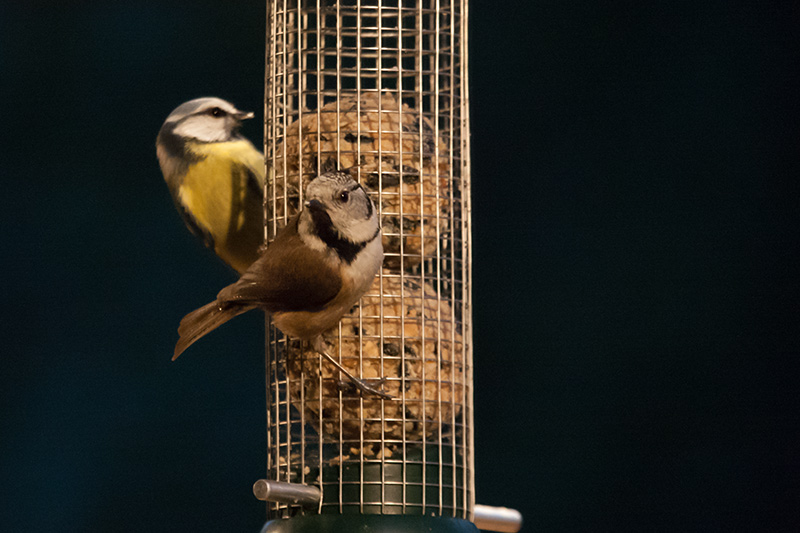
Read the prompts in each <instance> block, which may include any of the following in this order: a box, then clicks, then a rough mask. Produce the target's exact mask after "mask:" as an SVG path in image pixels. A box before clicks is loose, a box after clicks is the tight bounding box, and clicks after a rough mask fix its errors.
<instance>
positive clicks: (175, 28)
mask: <svg viewBox="0 0 800 533" xmlns="http://www.w3.org/2000/svg"><path fill="white" fill-rule="evenodd" d="M470 15H471V24H470V38H471V41H470V68H471V70H470V74H471V97H472V101H471V113H472V132H473V135H472V147H473V154H472V155H473V160H472V164H473V167H472V169H473V178H474V189H473V199H474V213H473V222H474V232H473V237H474V241H473V242H474V258H475V262H474V302H475V313H474V324H475V339H474V343H475V401H476V408H475V431H476V433H475V437H476V444H477V446H476V461H477V469H476V474H477V476H476V477H477V493H478V500H479V502H481V503H485V504H492V505H505V506H509V507H514V508H517V509H519V510H521V511H522V512H523V514H524V516H525V524H526V525H525V528H524V529H523V531H612V530H613V531H641V530H653V531H720V530H743V531H753V530H760V529H769V530H773V531H776V530H787V531H791V530H795V529H796V528H797V526H798V524H800V521H799V520H798V508H799V507H800V506H798V503H799V502H798V494H800V482H799V478H800V469H799V467H800V456H799V454H798V449H800V447H799V446H798V444H800V442H799V441H798V438H797V435H798V433H797V426H798V424H797V422H798V409H797V405H799V404H800V403H799V402H798V399H797V392H796V390H797V383H798V372H797V370H798V362H797V361H798V355H799V354H798V338H797V329H798V328H797V314H798V313H797V309H798V307H797V296H798V293H799V292H800V283H799V282H798V274H797V272H798V264H797V251H798V243H799V242H800V240H799V239H798V237H800V225H798V217H797V211H798V207H800V205H798V204H799V203H800V202H798V199H799V198H800V194H798V193H799V192H800V191H798V182H797V177H798V173H797V167H796V165H795V163H796V156H797V153H798V147H799V146H800V143H799V142H798V141H800V138H798V135H797V113H796V111H797V107H798V98H797V95H798V90H797V88H798V84H797V81H798V79H797V75H796V74H795V72H796V71H797V65H798V64H800V62H798V59H800V58H798V53H797V47H796V41H797V36H796V34H797V28H798V24H797V23H798V19H799V17H798V8H797V7H796V6H791V5H784V4H777V3H776V4H772V3H768V2H759V3H753V4H752V5H739V4H736V3H730V2H723V1H719V0H717V1H715V0H711V1H708V2H617V3H605V2H602V3H601V2H574V1H573V2H569V1H567V2H564V1H558V2H555V1H537V2H524V1H509V2H502V3H496V2H478V1H473V2H472V4H471V6H470ZM263 39H264V6H263V3H261V2H242V1H234V2H210V1H207V0H205V1H197V2H178V1H162V2H143V1H132V2H125V3H118V2H106V1H99V0H94V1H90V0H86V1H77V0H76V1H72V2H46V1H35V0H32V1H28V2H10V1H3V2H2V3H0V104H2V112H1V113H0V117H1V118H0V143H1V144H0V146H2V148H0V177H2V184H3V187H4V188H3V190H4V193H3V194H0V227H1V228H2V232H0V235H2V237H1V238H2V241H1V242H2V250H3V255H2V257H3V261H2V263H1V264H2V270H1V271H0V272H1V273H2V277H3V281H4V284H5V291H4V303H5V305H4V306H3V311H2V313H3V314H2V320H0V334H1V335H2V339H3V347H2V355H0V424H2V426H0V473H1V474H2V483H0V524H2V525H1V526H0V529H2V530H4V531H148V530H149V531H190V530H194V531H258V529H259V528H260V526H261V525H262V523H263V521H264V518H265V514H264V508H263V505H262V504H261V503H259V502H257V501H256V500H255V499H254V498H253V496H252V493H251V485H252V483H253V482H254V481H255V480H256V479H257V478H258V477H260V476H261V475H262V474H263V472H264V471H265V449H264V447H265V440H266V437H265V427H264V426H265V398H264V378H263V375H264V369H263V348H262V346H263V336H264V332H263V325H262V319H261V317H260V316H257V314H255V313H254V314H252V315H245V316H242V317H241V318H239V319H237V320H236V321H233V322H232V323H230V324H229V325H226V326H225V328H224V329H223V330H220V331H219V332H217V333H215V334H214V335H211V336H209V337H208V338H207V339H204V341H203V343H201V344H198V346H197V349H193V350H192V353H188V354H186V355H185V356H184V357H183V358H181V359H180V360H178V361H177V362H176V363H171V362H170V360H169V359H170V355H171V352H172V347H173V345H174V342H175V340H176V332H175V328H176V327H177V324H178V321H179V319H180V318H181V317H182V316H183V314H185V313H186V312H187V311H189V310H191V309H193V308H194V307H196V306H198V305H200V304H202V303H205V302H206V301H207V300H209V299H210V298H211V297H212V296H213V295H214V294H215V293H216V291H217V290H218V289H219V288H221V287H222V286H223V285H225V284H227V283H229V282H230V281H232V279H233V276H232V274H231V273H230V272H229V271H228V270H226V268H225V267H224V266H222V265H221V264H220V263H219V262H218V261H216V260H215V258H214V257H213V255H212V254H211V253H210V252H208V251H207V250H205V249H203V248H202V246H201V245H200V244H198V243H197V242H196V241H195V240H194V239H193V238H192V237H191V236H190V235H189V233H188V232H187V231H186V230H185V228H184V227H183V224H182V223H181V222H180V220H179V217H178V216H177V214H176V213H175V212H174V209H173V207H172V203H171V200H170V198H169V195H168V193H167V189H166V186H165V185H164V183H163V180H162V178H161V175H160V172H159V169H158V165H157V162H156V158H155V150H154V142H155V136H156V133H157V131H158V128H159V127H160V125H161V123H162V121H163V120H164V118H165V117H166V115H167V114H168V113H169V112H170V111H171V110H172V109H173V108H174V107H175V106H177V105H178V104H180V103H181V102H183V101H185V100H188V99H190V98H194V97H197V96H205V95H217V96H221V97H224V98H226V99H229V100H231V101H233V102H234V103H235V104H237V105H238V106H240V107H241V108H245V109H253V110H255V111H256V112H257V114H258V113H259V110H260V107H261V104H260V102H261V101H262V92H263V57H264V44H263ZM244 133H245V134H246V135H247V136H249V137H250V138H251V139H252V140H253V141H254V142H256V143H257V144H258V143H259V142H260V139H261V130H260V127H259V126H258V122H257V121H254V123H250V124H248V125H247V126H246V128H245V129H244Z"/></svg>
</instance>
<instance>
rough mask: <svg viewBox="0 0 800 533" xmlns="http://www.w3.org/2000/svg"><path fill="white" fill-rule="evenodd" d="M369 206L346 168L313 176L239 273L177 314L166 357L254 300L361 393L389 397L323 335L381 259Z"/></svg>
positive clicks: (360, 290)
mask: <svg viewBox="0 0 800 533" xmlns="http://www.w3.org/2000/svg"><path fill="white" fill-rule="evenodd" d="M376 211H377V210H376V208H375V204H374V203H373V202H372V199H371V198H370V196H369V194H368V193H367V191H366V190H365V189H364V187H362V186H361V185H360V184H359V183H358V182H357V181H355V180H354V179H353V178H352V177H351V176H350V175H349V174H347V173H346V172H342V171H332V172H327V173H323V174H320V175H319V176H317V177H315V178H314V179H312V180H311V181H310V182H309V184H308V186H307V187H306V191H305V197H304V203H303V209H302V210H301V211H300V212H299V213H298V214H297V215H295V216H294V217H293V218H292V219H290V220H289V222H288V223H287V224H286V225H285V226H284V227H282V228H281V229H280V230H279V231H278V233H277V235H276V236H275V239H274V240H273V241H272V242H271V243H269V245H267V246H264V247H262V251H261V253H260V255H259V257H258V259H256V261H255V262H254V263H253V264H252V265H251V266H250V268H248V269H247V271H246V272H245V273H244V274H242V276H241V277H240V278H239V280H238V281H237V282H235V283H232V284H230V285H228V286H227V287H225V288H223V289H222V290H221V291H220V292H219V293H218V294H217V297H216V299H215V300H214V301H212V302H210V303H208V304H206V305H204V306H202V307H200V308H198V309H196V310H194V311H192V312H191V313H189V314H187V315H186V316H185V317H183V319H182V320H181V322H180V326H179V327H178V334H179V335H180V338H179V339H178V342H177V344H176V345H175V351H174V355H173V358H172V360H173V361H174V360H175V359H177V357H178V356H179V355H180V354H181V353H183V351H184V350H186V349H187V348H188V347H189V346H191V345H192V344H194V343H195V342H196V341H197V340H198V339H200V338H201V337H203V336H204V335H206V334H208V333H209V332H211V331H212V330H214V329H216V328H218V327H219V326H221V325H222V324H224V323H225V322H227V321H229V320H231V319H232V318H234V317H236V316H238V315H240V314H242V313H245V312H247V311H250V310H252V309H256V308H261V309H263V310H264V311H265V312H267V313H269V315H270V316H271V318H272V322H273V324H274V325H275V326H276V327H277V328H278V329H279V330H281V331H282V332H283V333H284V334H286V335H288V336H289V337H295V338H299V339H301V340H303V341H309V342H310V343H311V346H312V347H313V349H314V350H315V351H316V352H318V353H319V354H320V355H322V356H323V357H325V358H326V359H327V360H328V361H330V362H331V363H332V364H333V365H334V366H335V367H336V368H337V369H338V370H339V371H340V372H341V373H342V374H344V375H345V376H346V377H347V378H348V379H349V380H350V382H352V384H353V385H355V387H356V388H357V389H359V390H360V391H361V392H362V393H367V394H374V395H377V396H380V397H382V398H385V399H391V398H392V396H390V395H388V394H386V393H384V392H383V391H381V390H380V389H379V388H377V387H376V386H373V385H372V384H370V383H368V381H374V380H361V379H358V378H356V377H355V376H354V375H352V374H351V373H350V372H349V371H348V370H347V369H346V368H344V367H343V366H342V365H341V364H340V363H339V362H337V361H336V360H335V359H334V358H333V357H331V356H330V355H329V354H328V353H327V345H326V343H325V339H324V338H323V335H322V334H323V332H325V331H326V330H328V329H330V328H332V327H333V326H335V325H336V324H337V323H338V322H339V320H340V319H341V318H342V316H343V315H344V314H345V313H346V312H348V311H349V310H350V309H351V308H352V307H353V305H354V304H355V303H356V302H357V301H358V300H359V298H361V296H362V295H363V294H364V292H366V290H367V289H368V288H369V286H370V284H371V283H372V280H373V278H374V277H375V274H376V273H377V272H378V270H379V269H380V267H381V263H382V262H383V244H382V242H381V236H380V222H379V217H378V213H377V212H376ZM379 381H380V380H379Z"/></svg>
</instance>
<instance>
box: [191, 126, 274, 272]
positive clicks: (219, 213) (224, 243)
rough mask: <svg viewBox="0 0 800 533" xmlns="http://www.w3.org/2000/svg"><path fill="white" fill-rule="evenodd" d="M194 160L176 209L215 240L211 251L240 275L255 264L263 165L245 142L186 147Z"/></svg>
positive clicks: (260, 233) (260, 231)
mask: <svg viewBox="0 0 800 533" xmlns="http://www.w3.org/2000/svg"><path fill="white" fill-rule="evenodd" d="M188 149H189V151H190V152H192V154H193V155H195V156H196V157H197V158H198V159H199V160H198V161H197V162H195V163H193V164H191V165H190V166H189V169H188V171H187V173H186V175H185V176H184V178H183V180H182V182H181V184H180V186H179V188H178V196H179V198H180V201H181V203H182V204H183V205H184V207H185V208H186V209H187V211H188V212H189V213H191V215H192V216H193V217H194V218H195V221H196V222H197V224H198V225H199V226H200V227H201V228H203V229H204V230H205V231H207V232H208V233H209V234H210V235H211V236H212V238H213V239H214V251H215V252H216V253H217V255H219V256H220V258H222V259H223V260H224V261H225V262H227V263H228V264H230V265H231V266H232V267H233V268H235V269H236V270H238V271H239V272H243V271H244V270H246V269H247V267H248V266H249V265H250V264H251V263H252V262H253V261H254V260H255V259H256V257H257V252H258V247H259V246H260V245H261V242H262V239H263V222H262V221H263V211H262V209H263V207H262V199H261V195H260V194H257V192H258V188H255V187H254V186H253V185H252V184H248V180H250V179H251V178H250V174H251V173H252V174H254V175H256V177H257V178H258V179H259V181H260V187H263V183H264V160H263V157H262V155H261V153H259V152H258V151H257V150H256V149H255V148H254V147H253V145H252V144H250V142H249V141H246V140H237V141H231V142H224V143H190V144H189V145H188Z"/></svg>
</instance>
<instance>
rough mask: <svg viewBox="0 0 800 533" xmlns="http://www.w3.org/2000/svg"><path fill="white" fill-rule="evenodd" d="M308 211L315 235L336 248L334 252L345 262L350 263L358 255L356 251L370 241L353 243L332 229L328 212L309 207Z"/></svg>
mask: <svg viewBox="0 0 800 533" xmlns="http://www.w3.org/2000/svg"><path fill="white" fill-rule="evenodd" d="M310 211H311V219H312V220H313V221H314V229H315V230H316V232H317V236H318V237H319V238H320V239H322V242H324V243H325V244H326V245H328V246H329V247H330V248H332V249H334V250H336V253H337V254H338V255H339V257H341V259H342V261H344V262H345V263H347V264H350V263H352V262H353V260H354V259H355V258H356V256H357V255H358V252H360V251H361V250H363V249H364V247H365V246H366V245H367V244H368V243H370V242H372V239H370V240H369V241H366V242H361V243H354V242H352V241H350V240H347V239H343V238H342V237H340V236H339V234H338V233H337V232H336V230H335V229H333V222H332V221H331V217H330V215H328V213H326V212H325V211H324V210H321V209H311V210H310ZM376 235H377V233H376ZM374 238H375V237H373V239H374Z"/></svg>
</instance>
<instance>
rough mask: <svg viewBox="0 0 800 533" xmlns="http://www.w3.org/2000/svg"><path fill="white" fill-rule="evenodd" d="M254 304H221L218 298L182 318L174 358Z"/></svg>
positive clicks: (251, 307) (252, 307)
mask: <svg viewBox="0 0 800 533" xmlns="http://www.w3.org/2000/svg"><path fill="white" fill-rule="evenodd" d="M254 308H255V306H254V305H236V304H233V305H231V304H220V303H219V302H218V301H217V300H214V301H213V302H211V303H208V304H206V305H204V306H203V307H200V308H199V309H195V310H194V311H192V312H191V313H189V314H188V315H186V316H185V317H183V319H182V320H181V324H180V325H179V326H178V335H180V336H181V338H180V339H178V343H177V344H176V345H175V353H174V355H173V356H172V360H173V361H174V360H175V359H177V358H178V356H179V355H180V354H182V353H183V351H184V350H186V348H188V347H189V346H191V345H192V344H194V343H195V342H196V341H197V340H199V339H200V338H201V337H203V336H205V335H206V334H207V333H210V332H211V331H213V330H215V329H217V328H218V327H220V326H221V325H222V324H224V323H225V322H227V321H228V320H230V319H232V318H234V317H237V316H239V315H241V314H242V313H245V312H247V311H249V310H251V309H254Z"/></svg>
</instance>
